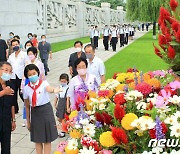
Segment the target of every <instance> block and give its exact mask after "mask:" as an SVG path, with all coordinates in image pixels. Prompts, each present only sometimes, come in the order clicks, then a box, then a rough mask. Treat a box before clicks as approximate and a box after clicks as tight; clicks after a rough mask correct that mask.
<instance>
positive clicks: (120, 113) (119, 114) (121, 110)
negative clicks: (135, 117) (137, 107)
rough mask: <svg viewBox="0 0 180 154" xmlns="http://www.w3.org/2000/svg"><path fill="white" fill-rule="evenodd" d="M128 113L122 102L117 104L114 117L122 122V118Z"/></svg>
mask: <svg viewBox="0 0 180 154" xmlns="http://www.w3.org/2000/svg"><path fill="white" fill-rule="evenodd" d="M125 114H126V112H125V109H124V108H123V107H122V106H121V105H120V104H116V106H115V108H114V117H115V118H116V119H117V120H118V121H119V122H121V120H122V118H123V117H124V115H125Z"/></svg>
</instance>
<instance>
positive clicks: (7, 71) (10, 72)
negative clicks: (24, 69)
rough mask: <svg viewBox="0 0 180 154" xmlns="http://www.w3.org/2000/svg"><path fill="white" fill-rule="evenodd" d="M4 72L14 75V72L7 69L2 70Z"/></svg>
mask: <svg viewBox="0 0 180 154" xmlns="http://www.w3.org/2000/svg"><path fill="white" fill-rule="evenodd" d="M1 70H2V71H4V72H6V73H9V74H12V73H13V72H12V71H9V70H7V69H6V70H5V69H1Z"/></svg>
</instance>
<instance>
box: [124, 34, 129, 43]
mask: <svg viewBox="0 0 180 154" xmlns="http://www.w3.org/2000/svg"><path fill="white" fill-rule="evenodd" d="M128 36H129V34H128V33H126V34H125V37H124V40H125V41H124V42H125V44H128Z"/></svg>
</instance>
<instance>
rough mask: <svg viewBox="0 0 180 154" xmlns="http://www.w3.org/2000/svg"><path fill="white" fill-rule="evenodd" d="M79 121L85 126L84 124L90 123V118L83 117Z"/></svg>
mask: <svg viewBox="0 0 180 154" xmlns="http://www.w3.org/2000/svg"><path fill="white" fill-rule="evenodd" d="M79 123H80V124H82V125H83V126H84V125H87V124H89V119H87V118H85V119H81V120H80V121H79Z"/></svg>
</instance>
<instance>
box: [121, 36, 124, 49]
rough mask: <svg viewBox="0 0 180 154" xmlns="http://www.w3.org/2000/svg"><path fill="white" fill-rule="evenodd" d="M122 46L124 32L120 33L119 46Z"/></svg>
mask: <svg viewBox="0 0 180 154" xmlns="http://www.w3.org/2000/svg"><path fill="white" fill-rule="evenodd" d="M122 46H124V34H120V47H122Z"/></svg>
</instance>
